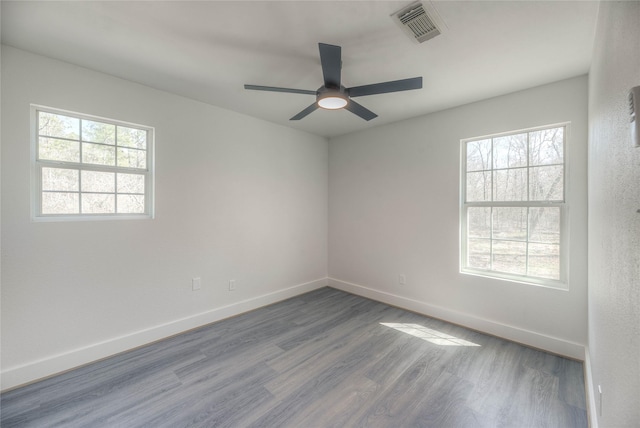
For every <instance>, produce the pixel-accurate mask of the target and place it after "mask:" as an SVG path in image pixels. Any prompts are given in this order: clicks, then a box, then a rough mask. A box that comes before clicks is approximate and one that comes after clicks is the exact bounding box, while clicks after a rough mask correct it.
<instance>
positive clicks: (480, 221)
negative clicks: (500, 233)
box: [467, 207, 491, 238]
mask: <svg viewBox="0 0 640 428" xmlns="http://www.w3.org/2000/svg"><path fill="white" fill-rule="evenodd" d="M467 234H468V235H469V237H470V238H491V208H487V207H469V209H468V210H467Z"/></svg>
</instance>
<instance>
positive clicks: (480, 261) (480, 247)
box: [467, 239, 491, 269]
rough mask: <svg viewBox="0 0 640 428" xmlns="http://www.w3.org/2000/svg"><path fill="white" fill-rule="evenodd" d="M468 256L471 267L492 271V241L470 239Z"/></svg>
mask: <svg viewBox="0 0 640 428" xmlns="http://www.w3.org/2000/svg"><path fill="white" fill-rule="evenodd" d="M467 254H468V259H467V264H468V266H469V267H471V268H476V269H491V241H490V240H489V239H469V241H468V243H467Z"/></svg>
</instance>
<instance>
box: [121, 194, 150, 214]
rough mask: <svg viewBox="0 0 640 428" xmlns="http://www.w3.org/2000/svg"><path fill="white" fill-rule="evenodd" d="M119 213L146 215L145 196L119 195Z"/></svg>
mask: <svg viewBox="0 0 640 428" xmlns="http://www.w3.org/2000/svg"><path fill="white" fill-rule="evenodd" d="M118 213H120V214H126V213H128V214H144V196H143V195H118Z"/></svg>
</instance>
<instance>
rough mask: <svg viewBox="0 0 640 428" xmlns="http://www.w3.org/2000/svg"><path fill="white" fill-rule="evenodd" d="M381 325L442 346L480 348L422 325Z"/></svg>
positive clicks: (385, 323) (383, 323)
mask: <svg viewBox="0 0 640 428" xmlns="http://www.w3.org/2000/svg"><path fill="white" fill-rule="evenodd" d="M380 324H381V325H383V326H385V327H390V328H393V329H395V330H398V331H401V332H403V333H406V334H410V335H411V336H415V337H418V338H420V339H422V340H426V341H427V342H431V343H433V344H435V345H441V346H480V345H478V344H477V343H473V342H469V341H468V340H464V339H460V338H457V337H455V336H451V335H450V334H446V333H442V332H439V331H437V330H433V329H431V328H427V327H423V326H421V325H420V324H409V323H394V322H381V323H380Z"/></svg>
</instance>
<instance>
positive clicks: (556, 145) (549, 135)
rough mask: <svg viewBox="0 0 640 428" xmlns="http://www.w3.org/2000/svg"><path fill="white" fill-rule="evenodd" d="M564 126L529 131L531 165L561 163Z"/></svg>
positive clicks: (562, 159)
mask: <svg viewBox="0 0 640 428" xmlns="http://www.w3.org/2000/svg"><path fill="white" fill-rule="evenodd" d="M563 142H564V128H552V129H544V130H542V131H536V132H531V133H529V153H530V165H531V166H536V165H549V164H561V163H563V161H564V153H563Z"/></svg>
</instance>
